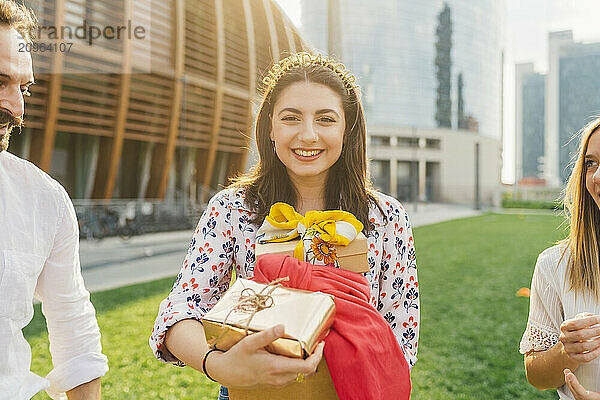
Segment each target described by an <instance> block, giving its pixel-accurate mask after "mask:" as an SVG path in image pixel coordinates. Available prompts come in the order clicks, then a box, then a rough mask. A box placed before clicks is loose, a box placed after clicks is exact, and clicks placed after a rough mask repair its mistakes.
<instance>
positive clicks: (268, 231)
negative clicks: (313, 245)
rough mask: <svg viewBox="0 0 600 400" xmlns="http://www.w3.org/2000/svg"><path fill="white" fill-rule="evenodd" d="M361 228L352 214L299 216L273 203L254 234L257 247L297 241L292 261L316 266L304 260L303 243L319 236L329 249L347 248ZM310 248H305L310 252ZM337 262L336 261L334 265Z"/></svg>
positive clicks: (317, 212) (311, 212)
mask: <svg viewBox="0 0 600 400" xmlns="http://www.w3.org/2000/svg"><path fill="white" fill-rule="evenodd" d="M362 229H363V224H362V223H361V222H360V221H359V220H357V219H356V217H355V216H354V215H352V213H349V212H347V211H341V210H329V211H308V212H307V213H306V215H304V216H302V215H301V214H299V213H298V212H296V210H295V209H294V207H292V206H291V205H289V204H286V203H275V204H273V205H272V206H271V210H270V211H269V215H267V217H266V218H265V221H264V222H263V224H262V225H261V226H260V228H259V229H258V231H257V232H256V238H257V241H258V243H260V244H265V243H274V242H286V241H290V240H294V239H296V238H297V237H300V239H302V240H300V242H299V243H298V244H297V245H296V247H295V248H294V257H295V258H297V259H299V260H305V261H309V262H312V263H313V264H315V262H314V261H315V259H314V258H313V259H312V260H308V259H305V258H306V257H305V255H307V254H308V253H309V252H310V251H305V243H304V241H305V239H307V238H310V239H312V238H314V237H315V236H318V237H319V238H320V239H321V240H322V241H323V242H326V243H327V244H328V245H329V246H331V245H341V246H347V245H348V244H349V243H350V242H351V241H353V240H354V239H355V238H356V236H357V235H358V234H359V233H360V232H361V231H362ZM309 248H310V246H308V247H307V249H309ZM336 262H337V261H336Z"/></svg>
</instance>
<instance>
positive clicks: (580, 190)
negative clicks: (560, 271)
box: [560, 118, 600, 300]
mask: <svg viewBox="0 0 600 400" xmlns="http://www.w3.org/2000/svg"><path fill="white" fill-rule="evenodd" d="M599 127H600V118H596V119H594V120H593V121H591V122H590V123H589V124H587V125H586V126H585V127H584V128H583V129H582V130H581V142H580V144H579V150H578V157H577V161H576V162H575V165H574V167H573V172H572V173H571V176H570V178H569V182H568V183H567V187H566V188H565V192H564V206H565V210H566V211H567V214H568V218H569V220H570V227H569V228H570V229H569V236H568V237H567V238H566V239H564V240H562V241H561V242H560V243H562V244H563V245H565V252H566V250H567V249H568V250H570V254H569V258H568V264H567V265H568V267H567V279H568V282H569V290H573V291H575V292H576V294H577V293H579V292H581V293H583V294H584V295H585V294H588V293H589V294H591V295H592V297H593V298H595V299H596V300H600V258H599V257H600V253H599V251H598V239H599V238H600V210H599V209H598V206H597V205H596V203H595V202H594V199H593V198H592V196H591V195H590V194H589V193H588V191H587V189H586V186H585V180H586V172H587V171H586V165H585V154H586V153H587V149H588V143H589V141H590V137H591V136H592V135H593V134H594V133H596V132H598V131H600V130H599V129H598V128H599ZM565 252H563V257H564V255H565Z"/></svg>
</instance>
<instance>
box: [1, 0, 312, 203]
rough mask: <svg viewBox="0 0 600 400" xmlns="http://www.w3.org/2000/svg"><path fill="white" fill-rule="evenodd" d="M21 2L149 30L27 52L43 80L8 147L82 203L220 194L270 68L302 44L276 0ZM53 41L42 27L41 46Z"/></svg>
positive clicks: (73, 19) (73, 17)
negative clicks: (20, 131) (23, 123)
mask: <svg viewBox="0 0 600 400" xmlns="http://www.w3.org/2000/svg"><path fill="white" fill-rule="evenodd" d="M25 4H26V5H27V6H29V7H31V8H32V9H33V10H34V12H35V14H36V15H37V17H38V19H39V21H40V26H41V27H46V28H48V27H55V28H57V29H59V30H60V28H61V27H70V28H72V29H75V28H76V27H80V26H82V25H84V24H85V25H86V26H91V25H94V26H98V27H101V28H106V27H113V26H121V25H123V26H125V27H126V26H127V25H128V24H129V25H130V26H131V23H132V22H133V25H134V26H141V27H143V28H144V32H145V35H144V39H143V40H139V39H137V38H136V37H133V38H132V39H122V40H115V39H112V40H110V39H107V38H105V37H102V38H99V39H97V40H95V41H94V42H93V44H92V45H89V43H88V42H86V40H89V37H88V38H84V39H79V38H76V37H73V35H71V37H65V36H66V35H67V34H65V33H63V34H62V35H63V36H62V37H59V38H58V39H57V38H56V36H55V37H54V38H53V39H55V40H53V41H52V43H57V44H58V46H59V47H58V48H56V51H49V50H48V49H46V50H45V51H40V50H42V49H38V51H33V52H32V55H33V62H34V71H35V75H36V81H37V84H36V85H35V86H34V87H33V88H32V96H31V97H29V98H27V104H26V128H24V130H23V134H22V135H13V138H12V140H11V151H12V152H15V153H17V154H20V155H21V156H24V157H25V158H28V159H29V160H31V161H32V162H34V163H35V164H37V165H38V166H39V167H40V168H42V169H44V170H46V171H48V172H50V174H51V175H53V176H54V177H55V178H56V179H58V180H59V181H60V182H61V183H62V184H63V185H64V186H65V187H66V188H67V190H68V191H69V193H70V195H71V196H72V197H73V198H76V199H113V198H147V199H155V198H164V197H165V196H171V197H172V196H174V195H178V196H179V197H185V198H189V199H191V200H200V199H201V198H202V197H203V194H206V193H208V192H211V191H214V190H216V189H217V188H218V187H219V185H221V184H225V183H226V181H227V179H228V177H229V176H231V175H232V174H235V173H237V172H238V171H241V170H244V168H245V165H246V160H247V157H248V149H249V147H250V142H251V136H252V132H251V128H250V126H251V123H252V120H253V116H254V115H253V114H254V111H255V107H254V106H253V104H256V100H257V98H258V95H257V88H258V87H259V86H260V85H259V84H260V82H261V80H262V77H263V74H264V73H265V72H266V70H267V69H268V67H269V66H270V64H271V63H272V62H273V61H278V60H279V58H280V57H282V56H285V55H286V54H289V53H290V52H293V51H300V50H303V49H306V48H307V47H306V45H305V43H304V41H303V40H302V38H301V37H300V36H299V34H298V32H297V31H296V29H295V28H294V26H293V25H292V24H291V22H290V21H289V19H288V18H287V17H286V16H285V15H284V14H283V13H282V11H281V10H280V8H279V7H278V6H277V5H276V4H275V3H274V1H273V0H135V1H134V0H26V1H25ZM111 32H112V31H109V33H111ZM44 35H46V36H44ZM140 36H141V35H140ZM49 37H50V36H49V29H44V31H40V35H39V38H38V40H37V43H39V44H41V43H43V42H45V38H49ZM60 43H73V45H72V46H71V49H70V51H69V52H66V51H65V52H63V51H60V50H61V48H60ZM63 49H64V46H63Z"/></svg>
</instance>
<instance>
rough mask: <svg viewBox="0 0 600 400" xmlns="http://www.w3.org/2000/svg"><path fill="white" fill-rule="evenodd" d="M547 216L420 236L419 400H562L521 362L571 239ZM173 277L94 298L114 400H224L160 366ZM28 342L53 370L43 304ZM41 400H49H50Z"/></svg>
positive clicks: (188, 373) (496, 218) (182, 372)
mask: <svg viewBox="0 0 600 400" xmlns="http://www.w3.org/2000/svg"><path fill="white" fill-rule="evenodd" d="M561 222H562V219H561V218H559V217H554V216H548V215H496V214H490V215H483V216H480V217H474V218H467V219H462V220H456V221H449V222H444V223H440V224H435V225H429V226H425V227H421V228H417V229H415V241H416V246H417V260H418V264H419V281H420V290H421V321H422V327H421V336H420V341H419V362H418V363H417V365H416V366H415V368H414V370H413V373H412V384H413V396H412V398H413V399H417V400H419V399H422V400H425V399H427V400H430V399H431V400H435V399H555V398H557V396H556V392H552V391H550V392H541V391H538V390H536V389H534V388H533V387H531V386H529V385H528V384H527V382H526V380H525V375H524V371H523V358H522V356H521V355H520V354H519V352H518V350H519V341H520V338H521V334H522V332H523V330H524V328H525V324H526V322H527V312H528V308H529V303H528V299H526V298H520V297H516V296H515V292H516V291H517V290H518V289H519V288H521V287H524V286H527V287H529V284H530V281H531V275H532V273H533V267H534V264H535V260H536V257H537V254H538V253H539V252H540V251H541V250H543V249H544V248H546V247H548V246H550V245H552V244H553V243H554V242H555V241H556V240H558V239H560V238H561V237H563V235H564V232H563V231H562V230H561V229H559V226H560V224H561ZM172 282H173V279H165V280H160V281H156V282H152V283H147V284H140V285H135V286H131V287H126V288H122V289H117V290H110V291H106V292H100V293H94V294H93V295H92V302H93V303H94V305H95V306H96V310H97V312H98V322H99V324H100V329H101V331H102V344H103V348H104V353H105V354H106V355H107V356H108V358H109V363H110V372H109V373H108V374H107V376H106V377H104V378H103V384H102V391H103V394H104V398H105V399H190V400H192V399H193V400H200V399H211V400H212V399H216V397H217V386H216V385H215V384H213V383H212V382H209V381H208V380H207V379H206V378H205V377H204V376H203V375H202V374H201V373H198V372H196V371H194V370H192V369H190V368H178V367H174V366H171V365H165V364H163V363H160V362H159V361H156V360H155V359H154V357H153V355H152V353H151V351H150V348H149V347H148V335H149V333H150V331H151V330H152V324H153V322H154V318H155V316H156V312H157V308H158V304H159V302H160V301H161V300H162V299H163V298H164V297H165V296H166V295H167V294H168V292H169V290H170V287H171V284H172ZM35 311H36V315H35V317H34V320H33V321H32V323H31V324H30V325H29V326H28V327H27V328H26V329H25V335H26V337H27V339H28V340H29V342H30V343H31V345H32V348H33V354H34V359H33V363H32V370H33V371H34V372H36V373H38V374H40V375H45V374H47V373H48V372H49V371H50V369H51V363H50V355H49V352H48V335H47V333H46V329H45V322H44V319H43V317H42V315H41V312H40V309H39V306H38V307H36V310H35ZM35 399H36V400H41V399H48V397H47V396H46V395H45V393H44V394H39V395H37V396H36V397H35Z"/></svg>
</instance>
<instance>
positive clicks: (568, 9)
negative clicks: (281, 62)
mask: <svg viewBox="0 0 600 400" xmlns="http://www.w3.org/2000/svg"><path fill="white" fill-rule="evenodd" d="M276 1H277V3H279V5H280V6H281V8H282V9H283V10H284V11H285V12H286V14H287V15H288V16H289V17H290V19H291V20H292V22H294V24H296V26H300V18H301V9H300V0H276ZM372 1H373V0H372ZM473 1H477V0H473ZM599 16H600V0H506V18H505V20H506V34H505V43H504V143H503V148H504V150H503V167H502V181H503V182H504V183H513V182H514V176H515V122H514V119H515V105H514V104H515V100H514V97H515V87H514V85H515V84H514V75H515V74H514V70H515V63H524V62H533V63H534V67H535V69H536V71H537V72H542V73H545V72H546V70H547V68H548V60H547V58H548V45H547V37H548V32H550V31H559V30H568V29H571V30H573V39H574V40H575V41H576V42H600V27H599V25H600V23H599V22H598V18H599Z"/></svg>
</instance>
